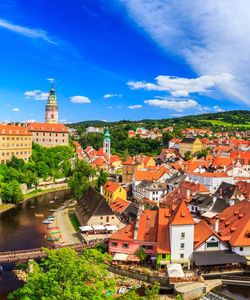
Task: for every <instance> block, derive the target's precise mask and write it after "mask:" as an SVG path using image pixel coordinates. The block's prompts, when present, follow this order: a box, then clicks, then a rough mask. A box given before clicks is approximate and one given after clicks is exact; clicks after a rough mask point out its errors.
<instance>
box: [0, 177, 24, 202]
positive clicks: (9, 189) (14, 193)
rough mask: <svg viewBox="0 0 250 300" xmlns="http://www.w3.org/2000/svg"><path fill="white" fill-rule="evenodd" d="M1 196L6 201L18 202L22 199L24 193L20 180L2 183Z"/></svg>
mask: <svg viewBox="0 0 250 300" xmlns="http://www.w3.org/2000/svg"><path fill="white" fill-rule="evenodd" d="M0 197H1V198H2V200H3V202H5V203H17V202H19V201H20V200H22V199H23V195H22V191H21V188H20V184H19V183H18V181H17V180H13V181H10V182H8V183H2V184H1V189H0Z"/></svg>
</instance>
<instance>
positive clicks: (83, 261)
mask: <svg viewBox="0 0 250 300" xmlns="http://www.w3.org/2000/svg"><path fill="white" fill-rule="evenodd" d="M45 251H46V252H47V254H48V257H47V258H43V259H42V260H41V263H40V264H38V263H36V262H32V264H33V272H32V273H29V276H28V281H27V282H26V283H25V284H24V286H23V287H21V288H20V289H18V290H17V291H15V292H13V293H12V294H10V295H9V297H8V299H10V300H37V299H42V300H56V299H58V300H59V299H60V300H71V299H72V300H81V299H86V300H87V299H89V300H102V299H104V300H105V299H111V297H110V296H108V295H107V292H110V293H111V294H112V293H114V291H115V282H114V280H113V279H111V278H109V277H108V266H107V264H105V263H104V262H105V261H106V260H109V259H110V258H109V256H108V255H107V254H102V253H101V252H99V251H98V250H96V249H90V250H85V251H83V252H82V254H80V255H79V254H78V253H77V252H75V251H74V250H72V249H69V248H63V249H59V250H48V249H45ZM90 266H91V267H90Z"/></svg>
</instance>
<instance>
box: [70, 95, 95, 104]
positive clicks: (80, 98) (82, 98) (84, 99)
mask: <svg viewBox="0 0 250 300" xmlns="http://www.w3.org/2000/svg"><path fill="white" fill-rule="evenodd" d="M70 101H71V102H72V103H80V104H85V103H91V100H90V99H89V98H88V97H86V96H73V97H70Z"/></svg>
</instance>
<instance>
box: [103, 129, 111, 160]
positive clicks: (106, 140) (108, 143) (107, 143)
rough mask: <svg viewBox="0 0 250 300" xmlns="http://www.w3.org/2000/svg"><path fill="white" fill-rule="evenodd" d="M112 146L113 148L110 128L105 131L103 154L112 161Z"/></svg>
mask: <svg viewBox="0 0 250 300" xmlns="http://www.w3.org/2000/svg"><path fill="white" fill-rule="evenodd" d="M110 146H111V139H110V133H109V129H108V127H106V128H105V129H104V139H103V152H104V153H106V154H107V156H108V158H109V159H110Z"/></svg>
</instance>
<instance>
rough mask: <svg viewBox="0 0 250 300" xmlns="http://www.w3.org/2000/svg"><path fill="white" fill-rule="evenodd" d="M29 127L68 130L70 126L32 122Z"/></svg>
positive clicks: (43, 129) (52, 130)
mask: <svg viewBox="0 0 250 300" xmlns="http://www.w3.org/2000/svg"><path fill="white" fill-rule="evenodd" d="M27 128H28V130H29V131H42V132H43V131H46V132H62V133H67V132H68V128H67V127H66V126H65V125H64V124H48V123H30V124H29V125H28V126H27Z"/></svg>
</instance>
